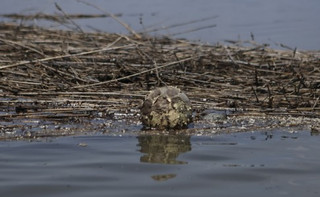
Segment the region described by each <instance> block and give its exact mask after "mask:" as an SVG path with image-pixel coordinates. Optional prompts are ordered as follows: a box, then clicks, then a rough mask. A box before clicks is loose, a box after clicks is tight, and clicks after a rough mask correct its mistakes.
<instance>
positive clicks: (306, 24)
mask: <svg viewBox="0 0 320 197" xmlns="http://www.w3.org/2000/svg"><path fill="white" fill-rule="evenodd" d="M54 2H57V3H58V4H59V5H60V7H62V8H63V10H64V12H66V13H69V14H72V13H75V14H79V13H86V14H90V13H91V14H99V13H102V12H101V11H99V10H97V9H96V8H94V7H93V6H88V5H86V4H83V3H79V2H78V1H76V0H69V1H64V0H55V1H53V0H41V1H39V0H28V3H26V1H23V0H1V6H0V14H8V13H23V14H34V13H37V12H43V13H51V14H52V13H60V14H61V12H59V11H58V10H57V9H56V8H55V5H54ZM87 2H90V3H91V4H93V5H95V6H97V7H99V8H100V9H103V10H105V11H108V12H112V13H115V14H117V13H120V14H123V16H122V17H120V19H122V20H123V21H125V22H126V23H128V24H129V25H130V26H131V27H132V28H133V29H135V30H136V31H144V30H146V29H149V28H151V27H153V28H161V27H162V28H164V30H163V31H157V32H155V33H154V34H155V35H174V34H176V33H181V32H189V30H191V29H195V28H199V27H204V26H211V25H217V26H216V27H213V28H207V29H203V30H199V31H195V32H189V33H184V34H179V35H176V36H175V37H183V38H187V39H191V40H201V41H203V42H209V43H216V42H223V41H224V40H238V39H241V40H250V39H251V37H250V34H251V33H252V34H253V35H254V37H255V40H256V41H258V42H259V43H269V44H271V45H272V46H273V47H277V46H278V44H279V43H282V44H285V45H288V46H289V47H291V48H294V47H297V48H298V49H312V50H320V47H319V46H320V38H319V35H320V23H319V18H320V1H319V0H268V1H266V0H241V1H239V0H197V1H193V0H173V1H163V0H121V1H119V0H108V1H102V0H90V1H87ZM208 17H213V18H211V19H209V20H206V21H203V22H197V23H193V24H189V25H184V26H179V27H175V28H170V29H166V27H169V26H171V25H174V24H180V23H184V22H190V21H193V20H197V19H203V18H208ZM0 20H1V18H0ZM2 20H5V19H2ZM18 22H20V21H18ZM32 23H34V24H40V25H47V26H53V27H62V25H61V24H57V23H49V22H48V21H45V22H43V21H39V20H34V21H32ZM76 23H77V24H78V25H79V26H81V27H82V28H83V29H84V30H91V31H96V30H101V31H107V32H117V33H119V32H120V33H127V31H126V30H125V29H124V28H123V27H122V26H121V25H119V23H117V22H115V21H114V20H113V19H111V18H98V19H94V20H92V19H90V20H77V21H76ZM67 26H68V28H74V26H73V25H70V24H69V25H67Z"/></svg>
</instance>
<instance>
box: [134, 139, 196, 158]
mask: <svg viewBox="0 0 320 197" xmlns="http://www.w3.org/2000/svg"><path fill="white" fill-rule="evenodd" d="M138 140H139V144H138V145H139V146H140V147H141V149H140V152H141V153H145V155H143V156H141V158H140V161H141V162H148V163H163V164H187V162H185V161H177V160H176V158H177V157H178V156H179V154H180V153H184V152H188V151H191V143H190V136H185V135H168V136H166V135H141V136H138Z"/></svg>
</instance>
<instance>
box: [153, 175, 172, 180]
mask: <svg viewBox="0 0 320 197" xmlns="http://www.w3.org/2000/svg"><path fill="white" fill-rule="evenodd" d="M176 176H177V175H176V174H159V175H153V176H151V178H152V179H153V180H155V181H167V180H169V179H173V178H175V177H176Z"/></svg>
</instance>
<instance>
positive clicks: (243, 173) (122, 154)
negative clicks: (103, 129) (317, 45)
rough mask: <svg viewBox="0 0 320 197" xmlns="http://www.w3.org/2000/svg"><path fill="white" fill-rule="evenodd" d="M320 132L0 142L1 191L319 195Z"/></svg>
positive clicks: (76, 196)
mask: <svg viewBox="0 0 320 197" xmlns="http://www.w3.org/2000/svg"><path fill="white" fill-rule="evenodd" d="M319 140H320V136H311V135H310V132H305V131H299V132H297V133H295V132H294V133H289V132H285V131H281V130H275V131H268V132H247V133H237V134H224V135H214V136H211V137H197V136H193V137H188V136H183V135H180V136H179V135H178V136H123V137H119V136H118V137H115V136H108V135H97V136H77V137H61V138H48V139H46V140H45V139H42V140H41V141H32V142H27V141H8V142H1V143H0V158H1V160H0V182H1V184H0V195H1V196H10V197H14V196H33V197H36V196H39V197H40V196H41V197H42V196H68V197H72V196H74V197H81V196H84V197H86V196H101V197H102V196H104V197H105V196H139V197H141V196H246V197H247V196H262V197H263V196H266V197H270V196H290V197H295V196H297V197H300V196H319V195H320V187H319V186H320V183H319V178H320V165H319V163H320V157H319V154H320V141H319Z"/></svg>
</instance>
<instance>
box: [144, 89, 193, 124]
mask: <svg viewBox="0 0 320 197" xmlns="http://www.w3.org/2000/svg"><path fill="white" fill-rule="evenodd" d="M141 121H142V123H143V125H144V126H145V127H146V128H156V129H181V128H186V127H187V126H188V124H189V123H190V122H191V121H192V107H191V102H190V100H189V98H188V97H187V96H186V95H185V94H184V93H183V92H181V90H180V89H179V88H176V87H172V86H166V87H161V88H157V89H155V90H153V91H151V92H150V94H149V95H147V96H146V98H145V101H144V103H143V105H142V107H141Z"/></svg>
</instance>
